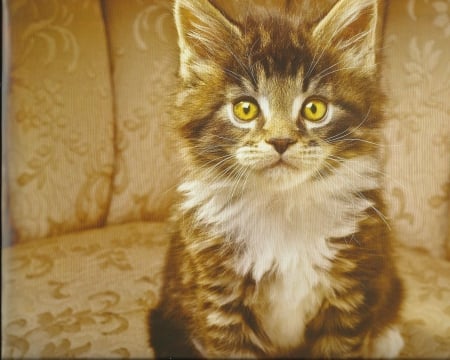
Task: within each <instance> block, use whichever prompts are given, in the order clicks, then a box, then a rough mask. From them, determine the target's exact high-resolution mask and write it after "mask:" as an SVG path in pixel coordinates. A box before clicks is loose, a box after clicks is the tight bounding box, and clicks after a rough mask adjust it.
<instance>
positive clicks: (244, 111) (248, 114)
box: [233, 100, 259, 121]
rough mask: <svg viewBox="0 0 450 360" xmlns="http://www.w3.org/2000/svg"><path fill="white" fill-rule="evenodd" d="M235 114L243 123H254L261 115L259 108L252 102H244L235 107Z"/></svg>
mask: <svg viewBox="0 0 450 360" xmlns="http://www.w3.org/2000/svg"><path fill="white" fill-rule="evenodd" d="M233 113H234V115H235V116H236V117H237V118H238V119H239V120H241V121H252V120H254V119H256V117H257V116H258V115H259V107H258V105H257V104H256V103H254V102H252V101H250V100H243V101H239V102H237V103H236V104H234V105H233Z"/></svg>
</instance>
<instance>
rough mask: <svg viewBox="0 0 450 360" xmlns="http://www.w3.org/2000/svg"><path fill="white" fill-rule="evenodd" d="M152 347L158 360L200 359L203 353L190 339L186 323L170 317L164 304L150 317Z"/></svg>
mask: <svg viewBox="0 0 450 360" xmlns="http://www.w3.org/2000/svg"><path fill="white" fill-rule="evenodd" d="M149 325H150V345H151V347H152V348H153V352H154V357H155V358H156V359H177V358H179V359H200V358H201V357H202V356H201V353H200V352H199V351H198V350H197V349H196V347H195V345H194V343H193V342H192V341H191V339H190V338H189V334H188V331H187V329H186V328H185V323H184V322H183V321H182V319H180V318H176V317H175V316H174V317H171V316H168V315H167V313H166V312H165V311H164V308H163V307H162V304H160V305H159V307H158V308H156V309H153V310H152V311H151V312H150V315H149Z"/></svg>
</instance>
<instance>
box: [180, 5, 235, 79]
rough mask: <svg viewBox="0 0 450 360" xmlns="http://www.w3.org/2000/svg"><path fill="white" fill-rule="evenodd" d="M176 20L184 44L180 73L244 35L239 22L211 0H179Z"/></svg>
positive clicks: (181, 48) (181, 45)
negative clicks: (228, 16)
mask: <svg viewBox="0 0 450 360" xmlns="http://www.w3.org/2000/svg"><path fill="white" fill-rule="evenodd" d="M174 15H175V24H176V28H177V32H178V45H179V47H180V74H181V76H182V77H183V78H185V77H186V76H188V74H189V71H190V70H192V69H191V68H190V65H192V63H193V62H195V63H196V64H198V63H199V62H200V63H201V62H202V61H205V60H207V59H209V58H211V57H212V55H214V54H216V52H217V50H220V49H222V50H223V49H224V48H226V47H227V46H229V45H230V41H233V40H236V39H237V38H240V37H241V32H240V30H239V28H238V26H237V25H236V24H234V23H233V22H232V21H231V20H230V19H228V18H227V17H226V15H225V14H224V13H222V12H221V11H220V10H219V9H218V8H216V7H215V6H214V5H213V4H211V3H210V2H209V1H208V0H176V1H175V7H174Z"/></svg>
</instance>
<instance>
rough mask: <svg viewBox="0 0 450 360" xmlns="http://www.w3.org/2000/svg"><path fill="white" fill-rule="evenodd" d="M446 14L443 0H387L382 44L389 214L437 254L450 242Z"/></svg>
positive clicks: (405, 234) (449, 26) (413, 240)
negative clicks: (386, 96) (386, 103)
mask: <svg viewBox="0 0 450 360" xmlns="http://www.w3.org/2000/svg"><path fill="white" fill-rule="evenodd" d="M449 12H450V4H449V3H448V2H447V3H445V2H443V1H433V2H430V1H424V0H416V1H390V6H389V10H388V17H387V23H386V32H385V40H384V49H383V50H384V51H383V52H384V56H385V61H384V63H383V69H384V72H383V81H384V84H385V87H386V94H387V95H388V106H387V108H386V118H387V120H388V121H387V124H386V128H385V131H384V135H385V139H386V141H385V144H384V145H383V146H384V152H385V171H386V193H387V198H388V203H389V210H390V211H389V213H390V217H391V218H392V221H393V224H394V225H395V229H396V230H397V232H398V236H399V238H400V240H401V241H402V242H403V243H405V244H408V245H410V246H415V247H421V248H425V249H427V250H429V251H430V252H432V253H433V254H434V255H436V256H439V257H444V256H445V252H446V249H445V247H446V246H447V247H450V239H448V236H449V233H448V226H449V225H448V223H449V195H450V194H449V193H450V183H449V180H450V101H449V100H450V46H449V44H450V23H449ZM448 257H449V259H450V251H449V252H448Z"/></svg>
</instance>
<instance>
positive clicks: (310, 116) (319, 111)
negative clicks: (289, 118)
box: [302, 99, 327, 121]
mask: <svg viewBox="0 0 450 360" xmlns="http://www.w3.org/2000/svg"><path fill="white" fill-rule="evenodd" d="M326 113H327V104H326V103H325V102H323V101H322V100H320V99H310V100H307V101H306V102H305V103H304V104H303V107H302V116H303V117H304V118H305V119H306V120H309V121H320V120H322V119H323V117H324V116H325V114H326Z"/></svg>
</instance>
